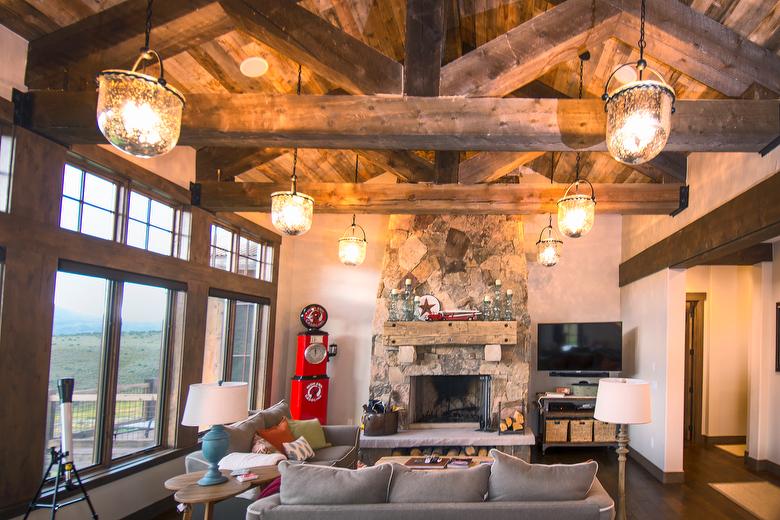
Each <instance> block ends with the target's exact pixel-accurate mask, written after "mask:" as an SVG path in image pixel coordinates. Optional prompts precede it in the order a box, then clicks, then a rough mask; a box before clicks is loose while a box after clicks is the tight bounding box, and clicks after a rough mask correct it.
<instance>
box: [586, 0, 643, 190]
mask: <svg viewBox="0 0 780 520" xmlns="http://www.w3.org/2000/svg"><path fill="white" fill-rule="evenodd" d="M643 1H644V0H643ZM588 58H590V53H588V52H583V53H582V54H580V85H579V90H578V91H577V99H582V71H583V68H584V66H585V60H586V59H588ZM580 159H581V157H580V152H577V162H576V163H575V165H574V182H579V181H580Z"/></svg>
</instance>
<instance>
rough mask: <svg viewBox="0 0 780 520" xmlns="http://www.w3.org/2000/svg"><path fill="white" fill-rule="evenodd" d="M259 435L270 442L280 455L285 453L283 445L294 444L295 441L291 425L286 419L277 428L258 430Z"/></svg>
mask: <svg viewBox="0 0 780 520" xmlns="http://www.w3.org/2000/svg"><path fill="white" fill-rule="evenodd" d="M257 433H259V434H260V436H261V437H262V438H263V439H265V440H267V441H268V442H270V443H271V444H272V445H273V447H274V448H276V449H277V451H279V452H280V453H284V446H283V444H284V443H285V442H293V441H294V440H295V437H293V434H292V432H291V431H290V425H289V424H287V419H285V418H282V422H280V423H279V424H277V425H276V426H273V427H271V428H268V429H265V430H258V431H257Z"/></svg>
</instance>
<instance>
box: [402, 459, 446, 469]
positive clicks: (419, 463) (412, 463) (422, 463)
mask: <svg viewBox="0 0 780 520" xmlns="http://www.w3.org/2000/svg"><path fill="white" fill-rule="evenodd" d="M449 461H450V459H448V458H447V457H412V458H410V459H409V460H407V461H406V462H405V463H404V466H406V467H407V468H409V469H446V468H447V463H448V462H449Z"/></svg>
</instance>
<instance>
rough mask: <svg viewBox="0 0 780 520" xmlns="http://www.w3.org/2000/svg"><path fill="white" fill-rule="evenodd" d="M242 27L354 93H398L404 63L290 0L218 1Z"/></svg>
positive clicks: (401, 82) (400, 86) (401, 81)
mask: <svg viewBox="0 0 780 520" xmlns="http://www.w3.org/2000/svg"><path fill="white" fill-rule="evenodd" d="M220 3H221V4H222V7H223V8H224V9H225V11H226V12H227V13H228V14H229V15H230V16H231V17H232V18H233V20H234V21H235V23H236V24H237V25H238V27H239V28H241V30H243V31H244V32H246V33H247V34H249V35H251V36H253V37H254V38H256V39H258V40H260V41H262V42H264V43H266V44H268V45H269V46H270V47H272V48H274V49H276V50H277V51H279V52H281V53H282V54H284V55H285V56H287V57H288V58H290V59H292V60H294V61H297V62H298V63H301V64H302V65H304V66H306V67H309V68H310V69H312V70H313V71H314V72H316V73H317V74H319V75H320V76H322V77H324V78H327V79H328V80H330V81H333V82H334V83H336V84H337V85H339V86H340V87H342V88H343V89H344V90H346V91H347V92H349V93H351V94H376V93H385V94H400V93H401V88H402V84H403V65H401V64H400V63H398V62H396V61H395V60H393V59H391V58H389V57H387V56H385V55H384V54H382V53H381V52H379V51H377V50H374V49H373V48H372V47H370V46H368V45H366V44H365V43H363V42H361V41H360V40H358V39H357V38H354V37H352V36H350V35H349V34H347V33H345V32H344V31H342V30H340V29H338V28H337V27H335V26H333V25H331V24H330V23H328V22H327V21H325V20H323V19H322V18H320V17H319V16H317V15H316V14H314V13H312V12H310V11H308V10H307V9H305V8H303V7H300V6H298V5H295V4H294V3H292V2H289V1H287V0H220Z"/></svg>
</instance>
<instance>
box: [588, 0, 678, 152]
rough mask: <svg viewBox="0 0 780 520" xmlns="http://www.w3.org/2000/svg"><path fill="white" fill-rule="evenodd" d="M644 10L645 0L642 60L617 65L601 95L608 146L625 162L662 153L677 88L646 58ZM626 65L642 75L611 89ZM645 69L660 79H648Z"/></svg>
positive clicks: (670, 123)
mask: <svg viewBox="0 0 780 520" xmlns="http://www.w3.org/2000/svg"><path fill="white" fill-rule="evenodd" d="M645 11H646V8H645V0H642V4H641V11H640V25H639V44H638V45H639V60H638V61H637V62H636V63H625V64H623V65H621V66H619V67H618V68H616V69H615V70H614V71H613V72H612V74H610V76H609V78H608V79H607V82H606V83H605V84H604V94H603V95H602V99H603V100H604V102H605V105H604V109H605V110H606V112H607V149H608V150H609V153H610V155H612V157H614V158H615V160H617V161H620V162H622V163H625V164H642V163H645V162H647V161H649V160H651V159H652V158H654V157H655V156H656V155H658V154H659V153H661V151H662V150H663V149H664V146H666V141H667V140H668V139H669V133H670V132H671V127H672V114H673V113H674V101H675V92H674V89H673V88H672V87H671V86H670V85H669V84H668V83H667V82H666V81H665V80H664V78H663V76H661V74H659V73H658V71H656V70H653V69H651V68H648V66H647V61H645V46H646V43H645V14H646V13H645ZM624 67H635V68H636V71H637V76H638V77H639V79H638V80H636V81H631V82H628V83H625V84H623V85H621V86H619V87H618V88H616V89H615V90H613V91H612V92H610V91H609V84H610V82H611V81H612V79H613V78H614V77H615V74H616V73H617V72H618V71H619V70H621V69H623V68H624ZM645 71H647V72H649V73H652V74H653V75H654V76H655V77H656V78H657V80H651V79H645V78H644V73H645Z"/></svg>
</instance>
